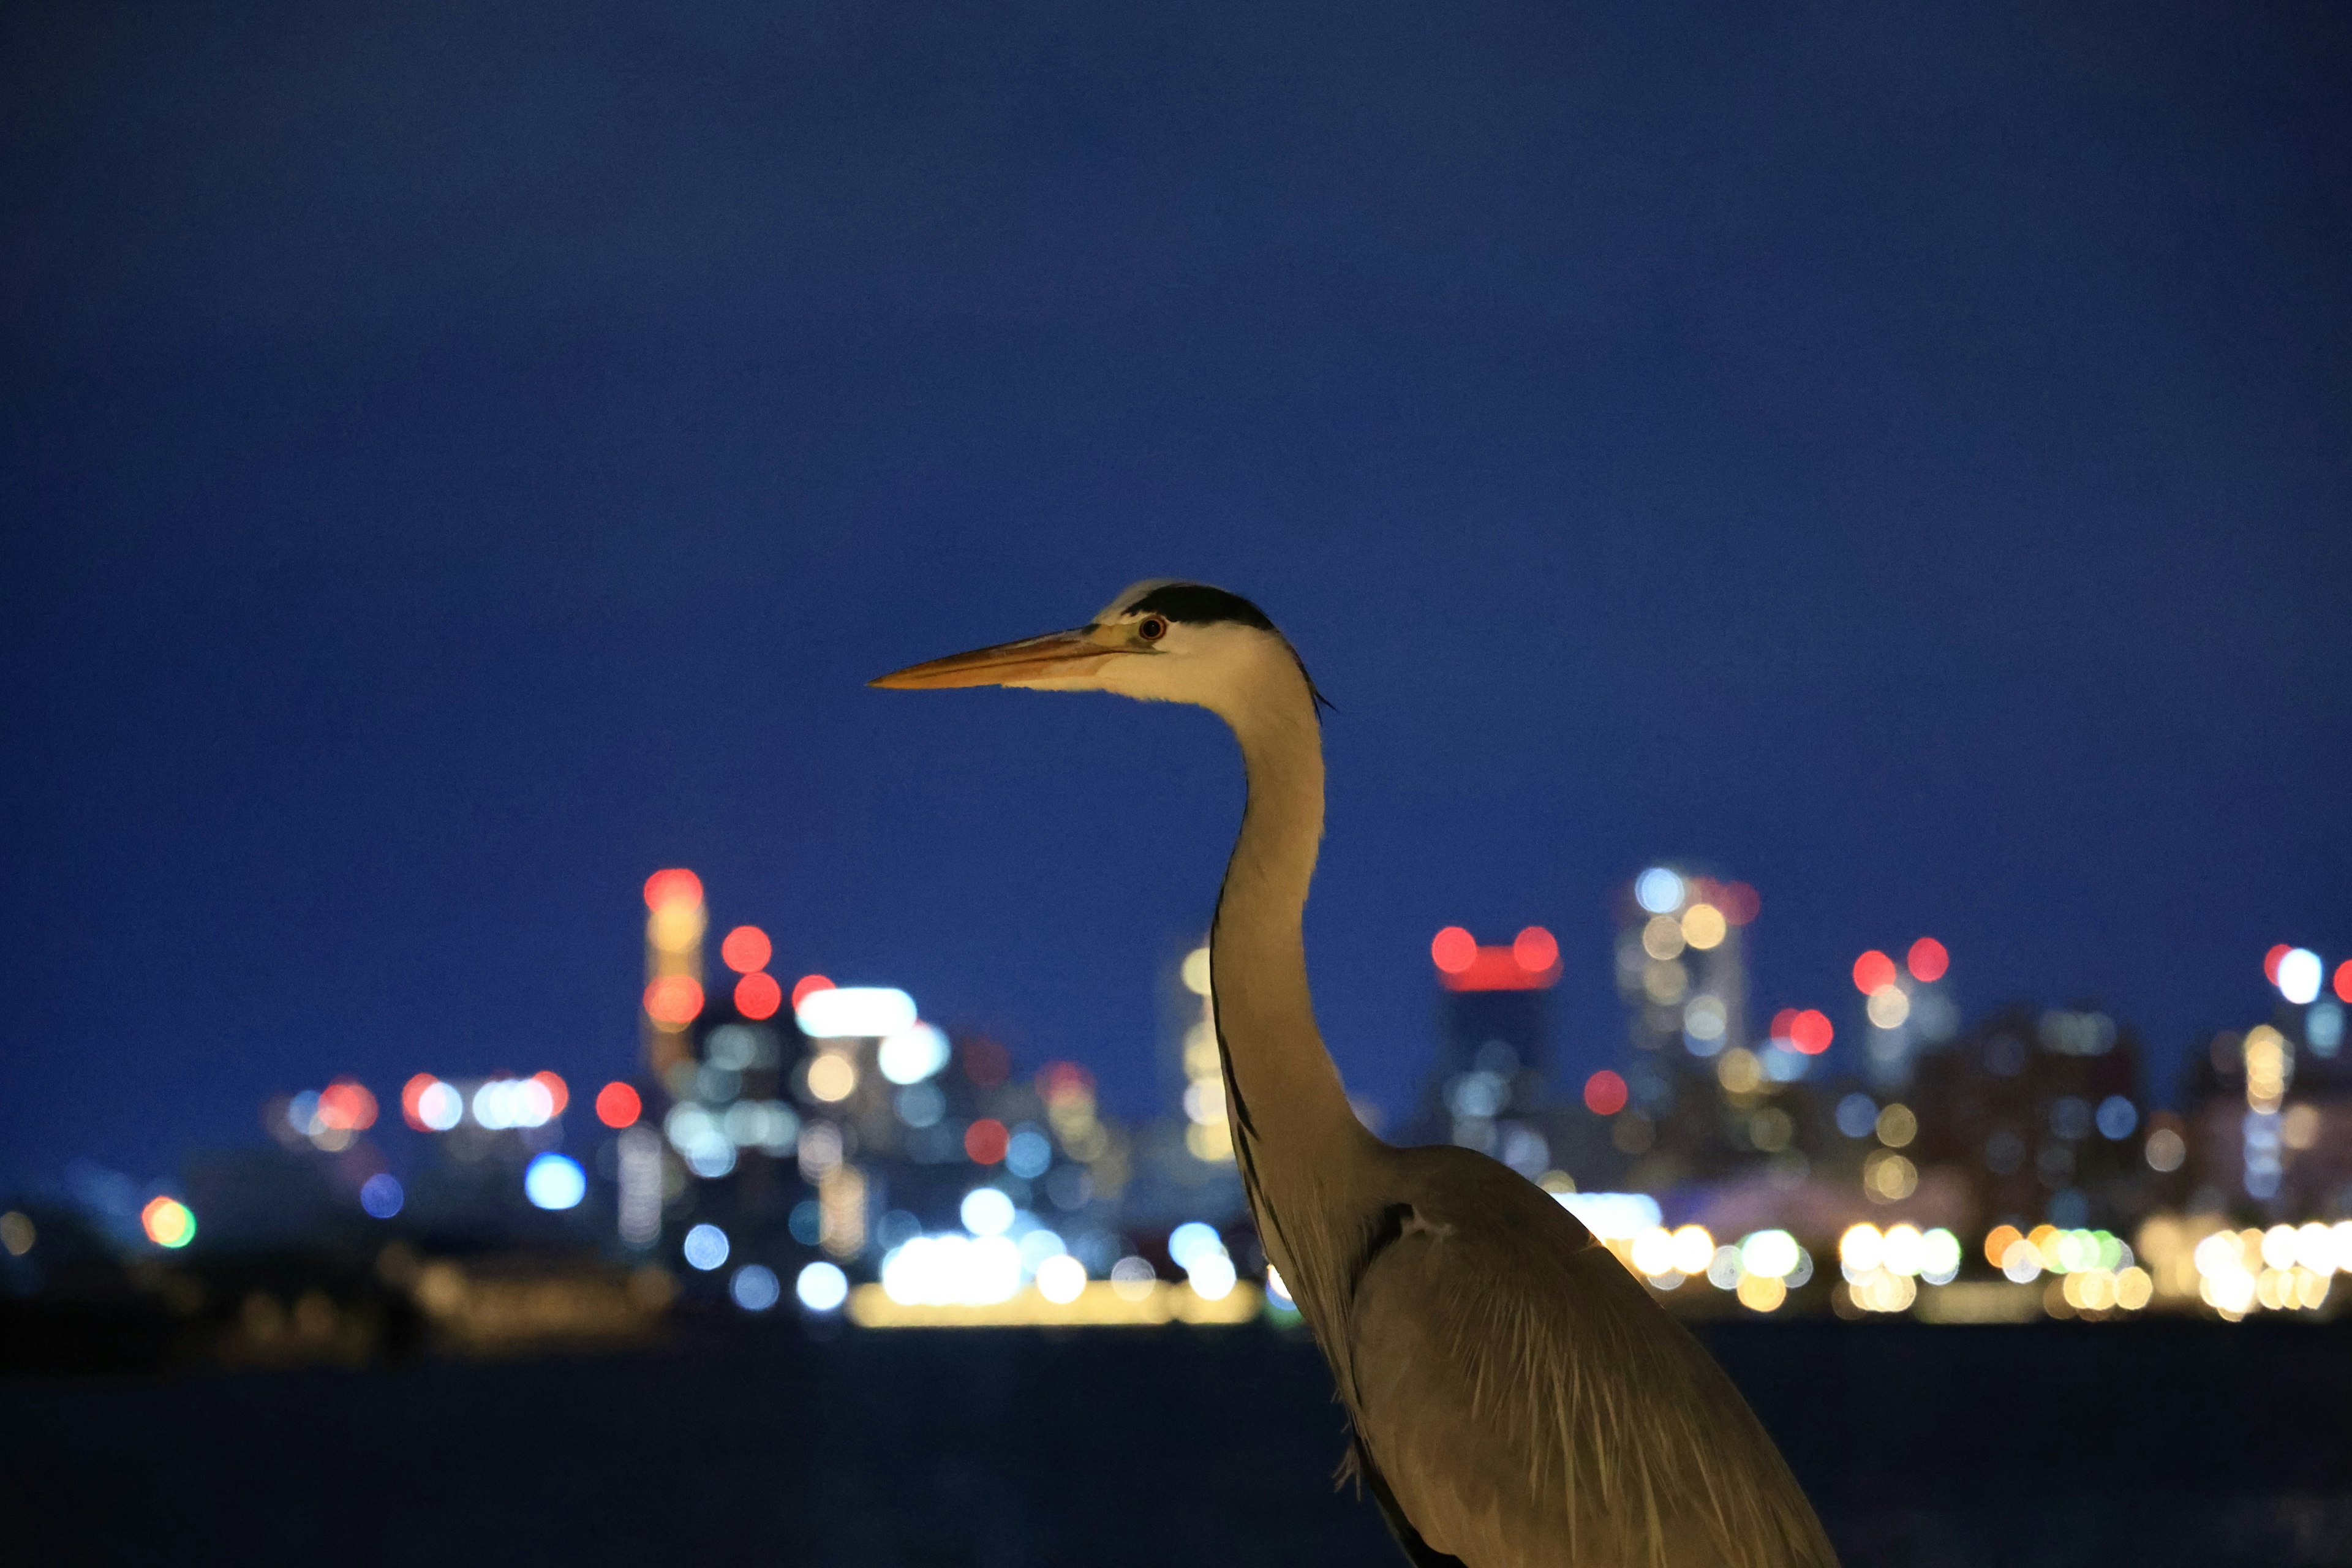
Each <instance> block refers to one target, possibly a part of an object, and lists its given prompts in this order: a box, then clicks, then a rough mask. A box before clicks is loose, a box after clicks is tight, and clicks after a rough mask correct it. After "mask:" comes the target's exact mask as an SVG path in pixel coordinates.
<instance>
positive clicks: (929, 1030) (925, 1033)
mask: <svg viewBox="0 0 2352 1568" xmlns="http://www.w3.org/2000/svg"><path fill="white" fill-rule="evenodd" d="M951 1055H952V1053H951V1052H950V1050H949V1047H948V1037H946V1036H945V1035H943V1034H941V1033H940V1031H939V1030H938V1029H937V1028H935V1027H934V1026H931V1025H929V1024H916V1025H913V1026H910V1027H908V1028H905V1029H901V1030H899V1031H898V1033H897V1034H894V1035H892V1036H890V1037H887V1039H885V1040H884V1041H883V1042H882V1044H881V1045H880V1047H877V1049H876V1051H875V1053H874V1062H875V1066H876V1067H877V1068H879V1069H880V1071H881V1074H882V1076H883V1077H884V1078H886V1079H888V1080H889V1081H890V1082H892V1083H898V1084H913V1083H920V1082H922V1081H923V1080H924V1079H927V1078H929V1077H931V1076H933V1075H934V1074H936V1073H938V1072H939V1071H940V1070H941V1069H942V1068H945V1067H946V1066H947V1065H948V1062H949V1060H950V1057H951Z"/></svg>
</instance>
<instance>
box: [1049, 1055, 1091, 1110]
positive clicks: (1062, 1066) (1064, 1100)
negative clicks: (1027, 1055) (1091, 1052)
mask: <svg viewBox="0 0 2352 1568" xmlns="http://www.w3.org/2000/svg"><path fill="white" fill-rule="evenodd" d="M1037 1088H1038V1092H1039V1093H1041V1094H1043V1095H1044V1096H1045V1103H1046V1104H1048V1105H1067V1104H1069V1103H1071V1102H1072V1101H1074V1100H1092V1099H1093V1098H1094V1094H1095V1075H1094V1074H1092V1073H1090V1072H1088V1071H1087V1069H1086V1068H1082V1067H1080V1066H1079V1065H1078V1064H1077V1063H1076V1062H1047V1063H1046V1064H1045V1069H1044V1070H1043V1071H1041V1072H1039V1073H1038V1075H1037Z"/></svg>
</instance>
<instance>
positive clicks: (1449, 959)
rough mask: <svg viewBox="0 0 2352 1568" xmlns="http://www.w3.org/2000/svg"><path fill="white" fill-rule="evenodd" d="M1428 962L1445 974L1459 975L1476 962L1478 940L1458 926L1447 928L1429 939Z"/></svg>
mask: <svg viewBox="0 0 2352 1568" xmlns="http://www.w3.org/2000/svg"><path fill="white" fill-rule="evenodd" d="M1429 961H1430V962H1431V963H1434V964H1436V965H1437V967H1438V968H1439V969H1440V970H1441V971H1443V972H1444V973H1447V974H1459V973H1462V972H1463V971H1464V970H1466V969H1468V968H1469V967H1470V966H1471V965H1472V964H1474V963H1477V962H1478V939H1477V938H1476V937H1474V936H1472V935H1471V934H1470V933H1469V932H1468V931H1464V930H1463V929H1462V928H1461V927H1460V926H1447V927H1446V928H1445V929H1444V931H1439V932H1438V933H1437V934H1436V935H1435V936H1434V937H1432V938H1431V939H1430V942H1429Z"/></svg>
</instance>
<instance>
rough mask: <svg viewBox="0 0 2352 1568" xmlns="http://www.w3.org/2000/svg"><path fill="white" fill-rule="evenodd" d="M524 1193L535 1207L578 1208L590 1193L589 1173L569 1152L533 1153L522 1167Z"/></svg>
mask: <svg viewBox="0 0 2352 1568" xmlns="http://www.w3.org/2000/svg"><path fill="white" fill-rule="evenodd" d="M522 1193H523V1196H525V1197H527V1198H529V1199H530V1202H531V1206H532V1207H533V1208H542V1209H568V1208H577V1207H579V1206H580V1200H581V1199H582V1198H584V1197H586V1196H587V1195H588V1173H587V1172H585V1171H583V1170H582V1169H581V1168H580V1162H579V1161H577V1160H574V1159H573V1158H572V1157H571V1156H570V1155H569V1154H557V1153H552V1152H551V1153H546V1154H534V1155H532V1156H531V1161H530V1164H528V1165H526V1166H524V1167H523V1173H522Z"/></svg>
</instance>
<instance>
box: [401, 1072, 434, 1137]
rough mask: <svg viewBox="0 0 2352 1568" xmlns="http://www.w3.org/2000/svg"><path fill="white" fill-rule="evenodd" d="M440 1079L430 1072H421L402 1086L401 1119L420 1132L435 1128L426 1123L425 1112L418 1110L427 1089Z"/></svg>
mask: <svg viewBox="0 0 2352 1568" xmlns="http://www.w3.org/2000/svg"><path fill="white" fill-rule="evenodd" d="M440 1081H441V1080H440V1079H437V1078H435V1077H434V1076H433V1075H432V1074H431V1073H429V1072H421V1073H418V1074H417V1075H416V1076H415V1078H413V1079H409V1080H408V1081H407V1082H406V1083H404V1084H402V1085H401V1086H400V1119H401V1120H402V1121H405V1122H407V1123H408V1124H409V1125H410V1126H411V1127H414V1128H415V1129H416V1131H419V1132H430V1131H433V1129H431V1128H430V1127H427V1126H426V1125H425V1116H424V1113H423V1112H422V1111H420V1110H417V1104H418V1102H419V1101H421V1100H423V1099H424V1098H425V1090H426V1089H431V1088H432V1087H433V1086H434V1085H435V1084H436V1083H439V1082H440Z"/></svg>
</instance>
